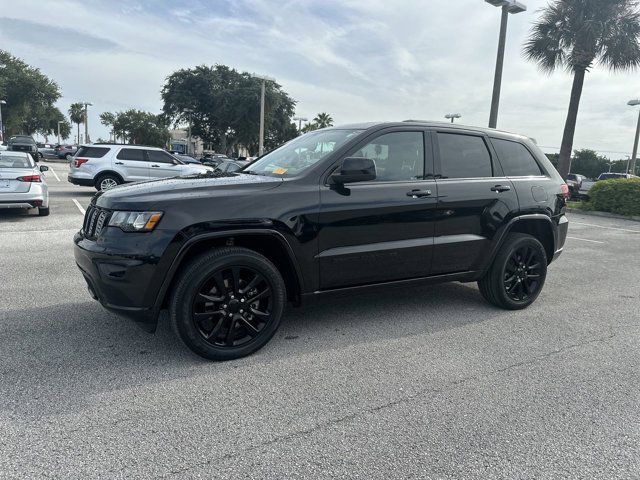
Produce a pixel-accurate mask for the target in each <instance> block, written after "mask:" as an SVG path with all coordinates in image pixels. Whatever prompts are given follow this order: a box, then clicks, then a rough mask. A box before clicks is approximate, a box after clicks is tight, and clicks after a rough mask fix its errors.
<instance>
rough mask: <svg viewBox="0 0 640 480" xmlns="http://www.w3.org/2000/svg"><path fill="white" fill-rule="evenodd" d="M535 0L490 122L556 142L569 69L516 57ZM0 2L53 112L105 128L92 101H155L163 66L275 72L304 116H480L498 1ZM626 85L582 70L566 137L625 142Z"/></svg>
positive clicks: (630, 130) (11, 42)
mask: <svg viewBox="0 0 640 480" xmlns="http://www.w3.org/2000/svg"><path fill="white" fill-rule="evenodd" d="M0 1H1V0H0ZM18 3H19V4H18ZM546 3H547V1H546V0H528V1H527V5H528V7H529V10H528V11H527V12H526V13H521V14H518V15H512V16H510V18H509V30H508V38H507V53H506V62H505V70H504V80H503V91H502V98H501V105H500V117H499V127H500V128H503V129H506V130H511V131H516V132H520V133H523V134H526V135H529V136H532V137H534V138H536V139H537V140H538V142H539V144H541V145H544V146H550V147H558V146H559V145H560V141H561V138H562V130H563V127H564V121H565V117H566V109H567V106H568V102H569V92H570V89H571V77H570V76H569V75H568V74H566V72H557V73H554V74H553V75H545V74H542V73H541V72H539V71H538V69H537V68H536V66H535V65H533V64H530V63H528V62H526V61H525V60H524V59H523V57H522V54H521V49H522V44H523V42H524V40H525V39H526V36H527V34H528V31H529V29H530V26H531V23H532V22H533V21H534V20H535V19H536V17H537V15H538V14H537V13H536V10H537V9H538V8H540V7H543V6H545V5H546ZM2 11H3V15H6V16H7V17H13V19H7V18H5V19H2V20H1V22H0V40H1V41H2V45H3V47H2V48H4V49H7V50H9V51H10V52H11V53H13V54H14V55H17V56H20V57H22V58H23V59H24V60H25V61H27V62H28V63H30V64H33V65H35V66H37V67H40V68H41V69H42V71H43V72H45V73H46V74H47V75H49V76H50V77H51V78H53V79H55V80H56V81H57V82H58V84H59V85H61V87H62V90H63V95H64V98H63V99H62V100H61V105H60V106H61V108H62V109H63V110H65V109H66V108H67V107H68V104H69V103H72V102H73V101H77V100H85V99H86V100H88V101H91V102H92V103H93V104H94V106H93V111H92V112H91V118H90V127H91V130H92V131H94V129H95V132H96V133H94V135H93V136H94V138H95V137H96V136H97V135H98V134H99V135H101V136H103V137H104V136H106V135H107V131H106V129H105V128H103V127H102V126H100V125H99V122H98V114H99V113H100V112H101V111H104V110H122V109H125V108H129V107H134V108H141V109H146V110H150V111H154V112H157V111H159V110H160V109H161V101H160V94H159V91H160V89H161V87H162V84H163V83H164V80H165V78H166V76H167V75H169V74H171V72H173V71H175V70H176V69H179V68H188V67H192V66H194V65H199V64H209V65H211V64H214V63H221V64H226V65H229V66H232V67H235V68H237V69H239V70H245V71H250V72H259V73H265V74H269V75H271V76H274V77H276V78H277V79H278V82H279V83H280V84H282V85H283V87H284V89H285V90H287V91H288V92H290V93H291V95H292V96H293V97H294V98H295V99H296V100H297V101H298V106H297V109H298V113H299V114H300V115H302V116H306V117H313V116H314V115H315V114H316V113H317V112H319V111H327V112H330V113H331V114H332V116H333V118H334V119H335V120H336V122H339V123H349V122H355V121H367V120H402V119H406V118H424V119H434V120H440V119H443V117H444V115H445V114H446V113H451V112H460V113H461V114H462V115H463V118H462V121H463V122H464V123H467V124H471V125H483V126H484V125H486V124H487V122H488V116H489V106H490V101H491V88H492V82H493V70H494V66H495V55H496V47H497V36H498V27H499V21H500V11H499V9H496V8H493V7H491V6H490V5H488V4H486V3H485V2H482V1H481V0H455V1H454V0H429V1H428V2H425V1H424V0H397V1H393V2H390V1H388V0H323V1H318V0H215V1H214V0H189V1H187V0H138V1H135V2H132V1H131V0H82V1H80V0H60V1H58V2H55V3H53V2H49V1H46V0H21V2H9V1H8V0H5V1H4V5H3V8H2ZM33 19H37V20H36V21H34V20H33ZM41 19H46V24H45V22H44V21H42V20H41ZM35 22H38V23H37V25H34V23H35ZM7 25H9V26H8V27H7ZM57 26H61V27H60V28H58V27H57ZM62 66H64V67H62ZM636 85H637V81H636V79H635V75H634V74H633V73H627V74H619V75H612V74H609V73H608V72H606V71H605V70H603V69H602V68H599V67H598V68H595V69H594V70H593V71H592V72H591V73H590V74H589V75H588V76H587V80H586V84H585V91H584V96H583V101H582V104H581V111H580V116H579V120H578V128H577V131H576V142H575V146H576V148H582V147H590V148H594V149H597V150H601V151H604V152H605V153H606V152H611V153H610V156H612V157H616V158H617V157H623V156H624V152H628V151H629V150H630V149H631V146H632V143H633V134H634V131H635V115H636V114H637V112H636V111H635V110H634V109H631V108H630V107H627V106H626V101H627V100H628V99H629V98H631V97H633V96H637V91H636ZM618 152H620V153H618Z"/></svg>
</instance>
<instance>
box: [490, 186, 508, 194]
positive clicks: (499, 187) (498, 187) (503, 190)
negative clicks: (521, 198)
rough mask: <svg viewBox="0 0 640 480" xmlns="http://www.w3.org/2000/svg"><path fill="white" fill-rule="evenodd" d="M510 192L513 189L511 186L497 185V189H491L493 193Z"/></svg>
mask: <svg viewBox="0 0 640 480" xmlns="http://www.w3.org/2000/svg"><path fill="white" fill-rule="evenodd" d="M509 190H511V187H510V186H509V185H496V186H495V187H491V191H492V192H498V193H502V192H508V191H509Z"/></svg>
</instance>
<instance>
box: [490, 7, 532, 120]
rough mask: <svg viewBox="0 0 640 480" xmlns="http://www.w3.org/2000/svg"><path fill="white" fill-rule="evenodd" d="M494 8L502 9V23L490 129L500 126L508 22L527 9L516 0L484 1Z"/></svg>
mask: <svg viewBox="0 0 640 480" xmlns="http://www.w3.org/2000/svg"><path fill="white" fill-rule="evenodd" d="M484 1H485V2H487V3H490V4H491V5H493V6H494V7H502V20H501V21H500V37H499V40H498V58H497V60H496V73H495V76H494V79H493V96H492V97H491V113H490V114H489V128H496V127H497V125H498V108H499V107H500V90H501V89H502V69H503V67H504V47H505V44H506V42H507V21H508V19H509V14H510V13H511V14H516V13H522V12H526V11H527V7H526V6H525V5H523V4H522V3H520V2H517V1H516V0H484Z"/></svg>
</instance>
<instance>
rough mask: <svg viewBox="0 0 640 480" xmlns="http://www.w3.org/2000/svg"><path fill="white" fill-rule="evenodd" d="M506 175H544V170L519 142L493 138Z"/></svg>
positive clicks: (492, 140) (492, 141)
mask: <svg viewBox="0 0 640 480" xmlns="http://www.w3.org/2000/svg"><path fill="white" fill-rule="evenodd" d="M491 143H493V146H494V147H495V149H496V152H497V154H498V158H499V159H500V164H501V165H502V169H503V170H504V174H505V175H506V176H508V177H527V176H530V175H542V174H543V173H542V170H540V166H539V165H538V162H536V159H535V158H533V155H531V153H530V152H529V150H527V148H526V147H525V146H524V145H522V144H521V143H518V142H511V141H509V140H499V139H497V138H492V139H491Z"/></svg>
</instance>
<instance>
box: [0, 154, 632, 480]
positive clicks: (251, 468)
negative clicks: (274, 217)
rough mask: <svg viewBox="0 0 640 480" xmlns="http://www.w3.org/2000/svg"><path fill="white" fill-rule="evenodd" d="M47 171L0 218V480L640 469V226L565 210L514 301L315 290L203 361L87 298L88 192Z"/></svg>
mask: <svg viewBox="0 0 640 480" xmlns="http://www.w3.org/2000/svg"><path fill="white" fill-rule="evenodd" d="M48 165H50V166H51V167H52V169H53V170H52V171H51V172H49V173H48V175H47V178H48V183H49V185H50V190H51V215H50V216H49V217H42V218H41V217H38V216H37V214H35V213H32V214H25V213H22V212H15V211H0V272H1V281H0V373H1V375H0V477H2V478H36V477H73V478H98V477H103V478H124V477H127V478H152V477H159V478H164V477H175V478H363V479H370V478H381V479H382V478H383V479H388V478H479V479H486V478H603V479H611V478H638V477H639V476H640V473H639V472H640V409H639V405H640V369H639V367H640V313H639V312H640V289H639V283H640V223H637V222H631V221H626V220H612V219H605V218H598V217H587V216H582V215H571V216H570V221H571V224H570V232H569V239H568V241H567V245H566V250H565V253H564V254H563V255H562V256H561V257H560V259H559V260H558V261H557V262H556V263H554V264H552V266H551V267H550V271H549V276H548V279H547V285H546V287H545V289H544V291H543V292H542V295H541V297H540V298H539V299H538V301H537V302H536V303H535V304H534V305H533V306H532V307H530V308H529V309H527V310H525V311H519V312H507V311H502V310H498V309H495V308H493V307H491V306H489V305H487V304H485V303H484V302H483V301H482V299H481V297H480V294H479V292H478V291H477V288H476V286H475V285H474V284H465V285H463V284H447V285H439V286H430V287H417V288H404V289H394V290H390V291H388V292H386V293H385V292H383V293H381V292H376V293H367V294H360V295H359V296H354V297H340V298H335V299H327V300H325V301H323V302H322V303H318V304H315V305H313V306H310V307H309V308H307V309H305V310H295V309H292V310H290V311H289V312H288V314H287V316H286V318H285V320H284V322H283V325H282V327H281V329H280V330H279V332H278V333H277V335H276V336H275V337H274V339H273V340H272V341H271V342H270V343H269V344H268V345H267V346H266V347H265V348H264V349H262V350H261V351H260V352H258V353H257V354H255V355H253V356H251V357H248V358H245V359H242V360H238V361H234V362H227V363H210V362H207V361H204V360H202V359H200V358H199V357H196V356H194V355H193V354H191V353H190V352H189V351H188V350H187V349H186V348H185V347H183V346H182V345H181V344H180V343H179V341H178V340H177V339H176V338H175V337H174V336H173V333H172V332H171V331H170V328H169V327H168V325H167V322H166V321H164V320H166V319H163V320H161V324H160V327H159V329H158V332H157V333H156V335H149V334H147V333H144V332H143V331H141V330H139V329H138V328H137V327H136V326H135V325H133V324H131V323H130V322H128V321H127V320H123V319H120V318H118V317H116V316H113V315H111V314H109V313H107V312H106V311H105V310H103V309H102V308H101V307H100V306H99V305H98V304H97V303H96V302H94V301H93V300H91V298H90V297H89V294H88V293H87V291H86V287H85V283H84V280H83V279H82V277H81V276H80V274H79V273H78V271H77V269H76V267H75V264H74V261H73V251H72V236H73V233H74V232H75V231H76V230H78V229H79V228H80V226H81V223H82V218H83V216H82V213H81V209H82V208H83V207H85V206H86V205H87V204H88V203H89V201H90V198H91V196H92V195H93V193H94V191H93V190H92V189H88V188H81V187H76V186H73V185H70V184H69V183H67V182H66V166H65V165H64V164H60V163H49V164H48ZM55 174H57V175H58V178H59V180H60V181H58V180H57V179H56V177H55Z"/></svg>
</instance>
